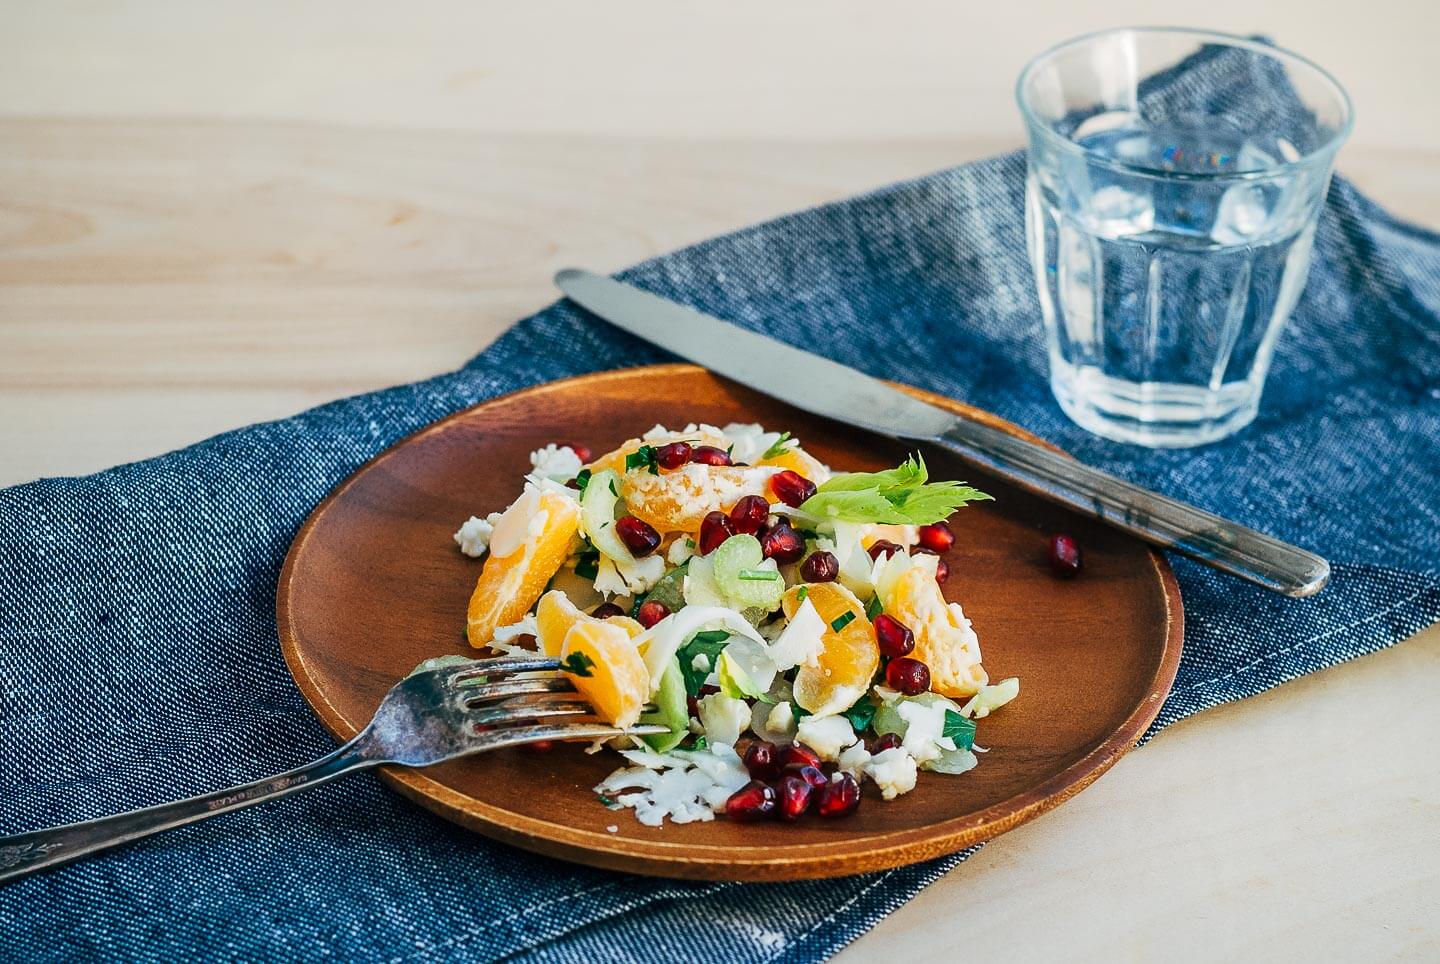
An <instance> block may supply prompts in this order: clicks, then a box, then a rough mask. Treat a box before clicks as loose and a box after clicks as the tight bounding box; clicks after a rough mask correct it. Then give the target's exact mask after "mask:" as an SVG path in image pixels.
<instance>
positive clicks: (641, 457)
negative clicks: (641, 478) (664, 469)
mask: <svg viewBox="0 0 1440 964" xmlns="http://www.w3.org/2000/svg"><path fill="white" fill-rule="evenodd" d="M641 466H644V467H645V468H646V469H648V470H649V471H650V474H651V475H659V474H660V463H659V462H657V461H656V460H655V447H654V446H653V445H642V446H640V447H639V448H638V449H636V450H635V451H633V452H631V453H630V454H629V455H627V456H625V471H626V472H629V471H630V470H631V469H638V468H640V467H641Z"/></svg>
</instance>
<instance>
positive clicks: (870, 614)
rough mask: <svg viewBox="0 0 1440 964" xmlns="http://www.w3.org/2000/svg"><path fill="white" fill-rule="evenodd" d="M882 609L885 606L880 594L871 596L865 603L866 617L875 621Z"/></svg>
mask: <svg viewBox="0 0 1440 964" xmlns="http://www.w3.org/2000/svg"><path fill="white" fill-rule="evenodd" d="M882 609H884V607H883V606H882V605H881V604H880V597H879V596H878V595H876V596H871V597H870V601H869V602H868V603H866V604H865V618H866V619H868V620H870V621H871V622H872V623H873V622H874V621H875V617H876V616H878V615H880V611H881V610H882Z"/></svg>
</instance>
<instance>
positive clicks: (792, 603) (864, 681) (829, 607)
mask: <svg viewBox="0 0 1440 964" xmlns="http://www.w3.org/2000/svg"><path fill="white" fill-rule="evenodd" d="M801 588H802V587H800V586H796V587H794V588H793V589H790V590H789V591H788V592H786V593H785V596H784V598H783V599H782V600H781V605H782V606H783V607H784V609H785V618H786V619H789V618H790V617H792V616H794V615H795V612H796V610H798V609H799V608H800V605H801V603H802V602H803V600H802V599H801V598H800V589H801ZM804 588H805V589H806V594H805V598H806V599H809V600H810V603H811V605H813V606H814V607H815V610H816V612H818V613H819V614H820V618H821V619H823V620H824V621H825V626H826V629H825V634H824V636H822V637H821V639H822V641H823V642H824V649H822V650H821V652H820V661H819V665H818V666H811V665H809V664H801V666H800V669H799V671H797V672H796V674H795V702H796V703H799V704H800V706H801V708H802V709H806V710H809V711H810V712H811V713H813V714H814V715H816V716H828V715H830V714H832V713H839V712H841V711H843V710H846V709H849V708H850V706H851V705H852V704H854V702H855V701H856V700H858V699H859V698H860V697H862V696H864V695H865V691H866V690H867V689H869V688H870V680H871V679H873V678H874V676H875V671H876V670H877V669H879V668H880V646H879V644H878V643H877V642H876V641H875V627H874V626H872V625H871V624H870V620H868V619H866V618H865V607H864V606H863V605H862V604H861V603H860V600H859V599H857V598H855V594H854V593H853V592H851V591H850V590H848V589H846V588H845V587H844V586H842V585H840V584H839V583H836V582H819V583H811V584H809V585H807V586H805V587H804ZM846 613H849V614H850V615H851V617H853V618H851V619H850V621H849V622H848V623H846V624H845V625H844V626H842V627H841V628H840V629H838V630H836V629H834V628H833V627H834V625H835V622H836V621H837V620H839V619H841V618H843V616H844V615H845V614H846Z"/></svg>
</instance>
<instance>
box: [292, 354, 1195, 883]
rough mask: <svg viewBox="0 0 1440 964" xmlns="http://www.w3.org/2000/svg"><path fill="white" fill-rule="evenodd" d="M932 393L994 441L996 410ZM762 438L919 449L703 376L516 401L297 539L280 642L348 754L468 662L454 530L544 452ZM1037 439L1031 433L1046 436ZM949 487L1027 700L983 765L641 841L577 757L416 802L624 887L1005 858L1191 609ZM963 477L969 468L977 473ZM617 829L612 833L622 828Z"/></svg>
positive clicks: (1034, 517)
mask: <svg viewBox="0 0 1440 964" xmlns="http://www.w3.org/2000/svg"><path fill="white" fill-rule="evenodd" d="M914 394H916V395H917V396H919V397H921V398H924V399H926V400H927V401H931V402H934V403H935V404H940V405H944V406H945V407H947V408H950V409H951V410H953V411H957V412H964V413H966V414H971V415H972V416H975V417H979V418H981V419H982V420H984V421H986V422H988V423H989V424H992V425H995V426H996V427H998V428H1001V429H1004V430H1007V431H1012V432H1015V433H1016V434H1022V435H1023V434H1024V433H1022V432H1021V431H1020V430H1019V429H1017V428H1015V427H1014V426H1012V425H1010V424H1009V423H1006V422H1002V421H1000V420H998V419H996V418H994V416H989V415H985V414H984V413H979V412H976V411H975V410H973V409H969V408H968V407H966V406H962V405H960V404H958V403H956V402H953V401H949V400H947V399H943V398H940V397H939V396H935V395H930V394H928V393H923V392H919V391H914ZM691 421H694V422H702V423H709V424H715V425H724V424H726V423H728V422H735V421H739V422H751V421H758V422H760V423H762V424H764V425H766V426H770V427H773V428H785V429H787V430H790V431H793V432H794V433H795V434H796V436H797V437H799V438H801V439H803V440H804V442H805V446H806V449H807V451H809V452H811V453H813V454H815V455H816V456H817V457H819V458H820V459H822V460H823V461H825V462H827V463H828V464H830V465H832V466H834V467H836V468H840V469H847V470H855V471H876V470H879V469H882V468H886V467H889V466H893V465H895V464H896V463H897V462H899V461H900V460H901V459H902V458H903V457H904V447H903V446H902V445H900V444H899V443H895V442H888V441H884V440H880V439H876V438H874V437H872V436H868V435H866V434H865V433H861V432H855V431H852V430H847V429H844V428H843V427H840V426H837V425H835V424H834V423H830V422H826V421H824V420H822V419H818V418H815V417H814V416H811V415H808V414H805V413H802V412H800V411H798V410H796V409H793V408H791V407H789V406H787V405H784V404H782V403H780V402H777V401H774V400H773V399H769V398H766V397H764V396H762V395H759V394H758V393H755V392H752V391H750V390H748V389H745V388H742V387H740V386H738V385H735V384H734V383H731V382H727V381H725V380H723V379H720V378H717V377H716V376H714V375H711V374H710V373H708V372H706V371H704V370H703V369H700V368H697V367H695V366H692V365H666V366H651V367H646V368H635V369H626V370H622V371H616V372H606V373H601V374H598V375H586V376H582V377H580V378H574V379H568V380H565V381H561V382H554V383H551V384H549V385H543V386H539V387H537V388H533V389H527V390H524V391H520V392H517V393H515V394H512V395H507V396H504V397H502V398H499V399H495V400H492V401H489V402H486V403H484V404H482V405H479V406H477V407H475V408H472V409H469V410H467V411H465V412H462V413H459V414H457V415H454V416H451V417H450V418H447V419H445V420H443V421H440V422H437V423H436V424H434V425H432V426H430V427H429V428H427V429H424V430H423V431H421V432H419V433H417V434H416V435H413V436H411V437H410V438H409V439H407V440H405V441H403V442H401V443H399V444H398V445H397V446H395V447H394V448H392V449H390V450H389V451H387V452H385V453H382V454H381V455H380V456H378V457H376V458H375V459H374V460H373V461H371V462H370V463H368V464H367V465H366V466H365V467H363V468H362V469H360V470H359V471H358V472H357V473H356V474H355V475H353V476H352V477H351V478H350V479H348V480H347V481H346V482H344V483H342V484H341V485H340V486H339V487H338V488H337V489H336V491H335V492H334V494H333V495H332V496H331V497H330V498H328V499H327V500H326V501H325V502H323V503H322V504H321V505H320V506H319V507H318V508H317V509H316V510H315V512H314V514H313V515H312V516H311V517H310V519H309V520H308V521H307V522H306V523H305V525H304V526H303V527H302V528H301V530H300V532H299V534H298V535H297V536H296V539H295V543H294V545H293V546H292V547H291V550H290V554H289V556H288V557H287V559H286V563H285V569H284V571H283V572H282V573H281V576H280V585H279V597H278V600H277V603H276V607H277V622H278V625H279V630H280V642H281V646H282V648H283V650H284V652H285V658H286V662H287V663H288V664H289V666H290V668H291V671H292V673H293V674H294V676H295V678H296V681H297V682H298V683H299V685H300V688H301V691H302V692H303V693H304V694H305V697H306V699H307V700H308V701H309V702H310V704H311V706H313V707H315V709H316V711H317V712H318V713H319V714H320V716H321V719H322V720H323V721H324V723H325V725H326V726H327V727H328V728H329V729H330V730H331V732H332V733H334V734H335V736H336V737H337V739H341V740H345V739H349V738H350V737H352V736H354V735H355V733H357V732H358V731H359V730H360V729H361V728H362V727H363V726H364V725H365V724H366V723H367V722H368V721H369V719H370V717H371V716H372V715H373V713H374V711H375V708H376V707H377V706H379V704H380V700H381V699H382V698H383V697H384V695H385V692H386V691H387V690H388V689H389V688H390V687H391V686H392V685H393V684H394V683H395V682H396V681H397V680H399V679H400V678H401V677H402V676H404V675H405V674H406V673H408V672H409V671H410V670H411V669H413V668H414V667H415V665H416V664H418V663H419V662H421V661H422V660H425V659H429V658H431V657H433V656H439V655H444V654H448V653H462V654H465V655H469V654H470V653H471V650H470V649H469V647H468V646H466V645H465V644H464V643H463V642H462V641H461V640H460V631H459V630H460V627H461V626H462V625H463V614H464V609H465V603H466V601H467V600H468V599H469V596H470V593H471V591H472V590H473V588H474V583H475V579H476V577H477V575H478V572H479V564H478V563H477V562H475V561H474V560H471V559H468V558H466V557H465V556H463V555H461V554H460V553H459V552H457V551H456V549H455V546H454V543H453V541H452V540H451V539H450V537H449V536H450V533H451V532H452V531H453V530H454V529H455V528H457V527H458V525H459V523H460V522H462V521H464V519H466V518H467V517H469V516H471V515H482V516H483V515H484V514H485V513H487V512H492V511H499V510H500V509H502V508H503V507H504V506H505V505H508V504H509V503H510V502H511V501H513V500H514V498H515V497H516V496H517V495H518V494H519V482H520V478H521V476H522V475H523V472H524V471H525V470H526V469H527V468H528V466H529V460H528V456H529V453H530V452H531V451H533V450H535V449H536V448H540V447H542V446H544V445H545V444H547V443H549V442H551V441H553V440H555V439H572V440H573V439H579V440H581V441H583V443H584V444H587V445H590V446H592V447H593V448H594V450H595V451H597V452H604V451H607V450H609V449H612V448H614V447H616V446H618V445H619V444H620V443H621V442H623V441H625V440H626V439H627V438H631V437H634V436H636V435H638V434H639V433H640V432H642V431H644V430H645V429H646V428H648V427H649V426H651V425H654V424H656V423H661V424H666V425H683V424H685V423H686V422H691ZM1032 438H1033V437H1032ZM927 461H928V462H929V463H930V467H931V472H932V473H933V474H934V476H935V477H936V478H960V477H967V478H969V480H970V481H971V482H973V483H974V484H976V485H979V486H980V487H982V488H983V489H984V490H985V491H987V492H989V493H991V494H992V495H993V496H995V502H994V503H984V504H983V505H981V506H979V507H978V508H971V509H967V510H965V511H964V512H963V513H962V514H961V515H960V516H959V517H957V522H958V526H957V528H958V530H959V538H958V539H957V544H956V547H955V548H954V549H953V550H952V551H951V552H950V553H949V554H948V561H949V562H950V565H951V573H952V575H951V578H950V579H949V580H948V581H947V582H946V584H945V591H946V594H947V596H948V597H949V598H950V599H952V600H954V601H959V602H961V603H962V605H964V606H965V609H966V613H967V615H968V616H969V617H970V619H971V620H972V621H973V622H974V624H975V627H976V632H977V633H979V635H980V638H981V645H982V647H983V649H984V652H985V660H986V666H987V668H988V669H989V670H990V672H991V675H992V677H993V678H995V679H1000V678H1002V677H1005V676H1012V675H1013V676H1019V677H1020V679H1021V697H1020V698H1019V699H1017V700H1016V701H1015V702H1014V703H1012V704H1010V705H1009V706H1008V707H1006V709H1005V710H1004V711H1003V712H1001V713H997V714H996V715H995V716H993V717H990V718H987V719H986V721H985V722H984V723H983V724H981V726H982V730H981V732H982V734H983V737H982V739H981V742H983V744H984V745H985V746H986V747H987V748H988V749H989V751H990V752H988V753H986V754H985V756H984V759H983V761H982V764H981V766H979V767H978V768H977V769H975V770H973V771H971V772H970V773H967V774H964V775H963V776H960V777H947V776H942V775H937V774H923V775H922V777H921V780H920V782H919V784H918V785H917V787H916V789H915V790H914V791H912V792H911V793H909V794H907V795H905V796H904V797H903V798H901V799H900V800H898V801H895V802H892V803H888V804H887V803H883V802H882V801H881V800H880V798H879V794H878V793H877V792H875V789H874V787H873V786H869V785H867V787H866V792H865V804H864V805H862V807H861V808H860V810H859V811H858V812H857V813H856V814H854V815H852V816H850V817H848V818H846V819H844V820H837V821H826V820H819V819H813V820H805V821H801V822H800V823H798V824H793V825H792V824H785V823H778V822H775V823H762V824H737V823H733V822H730V821H718V822H715V823H708V824H707V823H697V824H688V825H683V826H676V825H671V826H667V827H665V828H663V829H658V828H651V827H646V826H644V825H642V824H640V823H639V822H638V821H636V820H635V819H634V817H633V814H631V813H629V812H625V811H621V812H618V813H617V812H612V811H610V810H607V809H605V808H604V807H602V806H600V805H599V804H598V803H597V802H596V800H595V794H594V792H593V790H592V789H591V788H592V787H594V786H595V784H597V783H599V782H600V781H601V780H602V779H604V777H605V776H606V775H608V774H609V773H610V772H611V771H612V770H614V769H616V768H617V767H619V766H622V765H624V764H623V763H622V762H621V761H620V759H619V758H618V757H617V756H616V755H614V754H608V753H607V754H600V755H588V754H585V753H583V752H582V748H581V747H579V746H568V747H560V748H558V749H557V750H556V751H555V752H553V753H551V754H548V755H546V756H545V757H543V758H540V759H537V758H536V757H535V756H533V755H531V754H528V753H527V752H525V751H524V750H512V751H501V752H496V753H489V754H485V755H484V756H481V757H476V758H474V759H470V760H461V761H456V762H452V763H448V764H444V765H442V766H438V767H431V768H428V769H426V770H423V771H417V770H406V769H403V768H394V769H390V770H387V771H386V772H385V773H384V777H385V779H386V780H387V781H388V782H390V783H391V785H393V786H395V787H396V788H397V789H398V790H400V792H402V793H404V794H406V795H407V796H410V797H413V798H414V799H416V800H417V801H418V802H420V803H421V804H422V805H424V806H426V807H428V808H430V809H432V810H434V811H436V812H437V813H439V814H441V815H442V816H445V817H447V818H449V819H452V820H455V821H457V822H459V823H461V824H463V825H465V826H468V827H471V828H473V829H475V830H478V831H479V832H480V833H483V834H486V835H487V836H491V837H495V838H497V839H499V840H503V841H506V842H508V843H512V844H515V845H516V846H520V847H524V848H526V849H528V850H534V851H537V852H539V853H543V854H547V855H549V856H554V857H561V858H564V859H569V860H575V861H579V862H582V863H587V864H592V865H595V866H600V867H606V868H610V869H613V870H619V871H626V872H630V873H643V874H656V875H661V876H670V877H685V878H692V879H704V880H795V879H802V878H807V877H826V876H840V875H844V874H854V873H860V872H864V871H870V870H886V869H889V868H891V867H895V866H899V865H902V864H907V863H915V862H918V861H921V860H926V859H929V858H933V857H936V856H939V855H941V854H945V853H950V852H953V851H955V850H959V849H961V848H963V847H967V846H970V845H972V844H975V843H977V842H980V841H982V840H988V839H990V838H992V837H994V836H996V835H998V834H1001V833H1004V832H1005V831H1007V830H1010V829H1012V828H1014V827H1017V826H1019V825H1020V824H1022V823H1024V822H1025V821H1027V820H1030V819H1032V818H1034V817H1036V816H1039V815H1040V814H1042V813H1045V812H1046V811H1048V810H1050V809H1053V808H1054V807H1055V806H1057V805H1059V804H1060V803H1061V802H1063V801H1064V800H1067V799H1069V798H1070V797H1071V796H1073V795H1074V794H1075V793H1077V792H1079V791H1080V790H1081V789H1082V788H1084V787H1086V786H1088V785H1089V784H1090V783H1091V782H1092V781H1093V780H1095V779H1096V778H1097V777H1098V776H1099V775H1100V774H1102V773H1103V772H1104V771H1105V770H1107V769H1109V768H1110V767H1111V766H1112V765H1113V764H1114V763H1115V761H1116V760H1118V759H1119V758H1120V757H1121V756H1122V755H1123V754H1124V753H1126V752H1127V751H1129V750H1130V749H1131V748H1132V747H1133V746H1134V745H1135V741H1136V740H1137V739H1138V738H1139V736H1140V734H1141V733H1143V732H1144V730H1145V728H1146V727H1147V726H1148V725H1149V724H1150V722H1151V721H1152V720H1153V719H1154V718H1155V714H1156V713H1158V712H1159V709H1160V705H1161V703H1163V702H1164V699H1165V696H1166V694H1167V693H1168V692H1169V690H1170V685H1171V683H1173V682H1174V679H1175V672H1176V670H1177V669H1178V667H1179V664H1180V649H1181V642H1182V638H1183V636H1184V616H1183V608H1182V605H1181V602H1180V591H1179V588H1178V587H1177V586H1176V584H1175V579H1174V577H1173V576H1172V575H1171V574H1170V567H1169V566H1168V565H1167V564H1166V563H1165V561H1164V558H1163V557H1162V556H1160V555H1159V554H1158V553H1154V552H1152V551H1150V550H1149V549H1148V548H1147V547H1145V546H1144V545H1143V544H1142V543H1140V542H1138V541H1136V540H1134V539H1131V538H1128V537H1126V536H1123V535H1121V534H1119V533H1117V532H1115V531H1113V530H1111V529H1109V528H1107V527H1104V526H1101V525H1098V524H1096V523H1093V522H1091V521H1089V520H1085V519H1082V518H1080V517H1078V516H1074V515H1072V514H1070V513H1068V512H1065V511H1064V510H1061V509H1059V508H1057V507H1054V506H1051V505H1049V504H1047V503H1044V502H1041V501H1040V500H1038V499H1035V498H1033V497H1031V496H1029V495H1027V494H1024V493H1022V492H1020V491H1019V490H1017V489H1015V488H1013V487H1011V486H1009V485H1006V484H1005V483H1003V482H1000V481H998V480H996V479H993V478H986V477H984V476H983V475H976V474H975V473H973V472H971V471H968V470H967V468H966V467H965V466H964V465H963V464H961V463H959V462H958V461H957V460H956V459H954V458H953V457H952V456H949V455H947V454H945V453H942V452H939V451H934V452H931V453H929V458H928V459H927ZM960 473H965V475H964V476H962V475H961V474H960ZM1061 530H1063V531H1068V532H1071V533H1073V534H1074V535H1075V536H1076V538H1077V539H1078V540H1079V541H1080V542H1081V544H1082V545H1083V546H1084V547H1085V554H1086V555H1085V558H1086V569H1085V571H1084V573H1082V575H1081V577H1080V578H1078V579H1075V580H1059V579H1056V578H1055V577H1054V576H1053V575H1052V574H1051V573H1050V572H1049V568H1048V565H1047V563H1046V560H1045V550H1044V546H1045V539H1046V534H1047V533H1051V532H1055V531H1061ZM609 826H616V827H618V832H615V833H611V832H609V831H608V830H607V827H609Z"/></svg>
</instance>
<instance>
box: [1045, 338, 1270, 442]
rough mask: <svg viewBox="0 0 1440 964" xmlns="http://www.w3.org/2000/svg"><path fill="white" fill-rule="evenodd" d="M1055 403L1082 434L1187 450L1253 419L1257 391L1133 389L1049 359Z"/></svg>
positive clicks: (1239, 386) (1233, 387)
mask: <svg viewBox="0 0 1440 964" xmlns="http://www.w3.org/2000/svg"><path fill="white" fill-rule="evenodd" d="M1050 388H1051V390H1052V391H1053V392H1054V393H1055V400H1056V401H1058V402H1059V403H1060V407H1061V408H1062V409H1063V410H1064V411H1065V414H1066V415H1068V416H1070V419H1071V420H1072V421H1073V422H1075V424H1076V425H1079V426H1080V427H1081V428H1083V429H1085V430H1086V431H1089V432H1094V433H1095V434H1096V435H1099V436H1102V437H1103V438H1108V439H1113V440H1115V441H1117V442H1129V443H1131V444H1132V445H1144V446H1146V447H1148V448H1189V447H1191V446H1195V445H1205V444H1207V443H1209V442H1218V441H1219V440H1220V439H1223V438H1226V437H1228V436H1230V435H1233V434H1235V433H1236V432H1238V431H1240V430H1241V429H1242V428H1244V427H1245V426H1246V425H1249V424H1250V423H1251V422H1252V421H1253V420H1254V419H1255V413H1256V412H1257V411H1259V408H1260V388H1259V386H1258V385H1253V384H1251V383H1249V382H1234V383H1231V384H1229V385H1225V386H1223V387H1221V388H1220V389H1219V390H1218V391H1213V392H1212V391H1211V390H1210V389H1208V388H1205V387H1202V386H1198V385H1176V384H1168V383H1164V382H1146V383H1136V382H1129V381H1123V380H1121V379H1117V378H1111V377H1109V376H1107V375H1104V374H1102V373H1101V372H1100V371H1099V370H1098V369H1095V368H1079V367H1076V366H1074V365H1069V364H1067V363H1065V362H1059V361H1057V360H1055V359H1053V358H1052V359H1051V367H1050Z"/></svg>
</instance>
